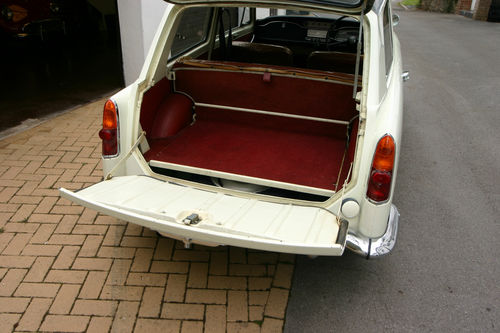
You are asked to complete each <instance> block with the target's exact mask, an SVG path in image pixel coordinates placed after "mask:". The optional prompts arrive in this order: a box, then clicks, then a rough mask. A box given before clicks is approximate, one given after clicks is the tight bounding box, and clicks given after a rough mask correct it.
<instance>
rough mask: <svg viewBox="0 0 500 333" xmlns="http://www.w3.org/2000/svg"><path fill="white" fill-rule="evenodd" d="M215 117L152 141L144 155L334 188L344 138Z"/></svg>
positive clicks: (260, 176)
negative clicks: (259, 125) (170, 136)
mask: <svg viewBox="0 0 500 333" xmlns="http://www.w3.org/2000/svg"><path fill="white" fill-rule="evenodd" d="M256 126H258V124H256V125H253V126H252V125H251V124H245V123H235V122H227V121H222V120H213V119H198V120H197V121H196V123H195V124H194V125H192V126H189V127H187V128H185V129H183V130H182V131H181V132H179V133H178V134H177V135H176V136H175V137H173V138H171V139H163V140H152V141H150V146H151V150H149V151H148V152H147V153H146V154H145V158H146V160H148V161H149V160H158V161H162V162H170V163H176V164H181V165H186V166H192V167H198V168H204V169H210V170H216V171H223V172H229V173H234V174H239V175H245V176H251V177H258V178H264V179H269V180H275V181H281V182H287V183H292V184H298V185H305V186H311V187H317V188H323V189H329V190H334V189H335V183H336V182H337V176H338V172H339V169H340V166H341V161H342V157H343V154H344V151H345V144H346V142H345V139H339V138H334V137H331V136H325V135H315V134H310V133H304V132H292V131H280V130H276V129H272V128H258V127H256Z"/></svg>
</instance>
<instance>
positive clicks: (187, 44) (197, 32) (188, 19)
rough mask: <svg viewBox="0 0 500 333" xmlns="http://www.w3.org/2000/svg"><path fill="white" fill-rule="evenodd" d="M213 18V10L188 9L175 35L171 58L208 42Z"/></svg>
mask: <svg viewBox="0 0 500 333" xmlns="http://www.w3.org/2000/svg"><path fill="white" fill-rule="evenodd" d="M211 18H212V8H209V7H194V8H188V9H186V11H185V12H184V13H183V14H182V17H181V22H180V23H179V27H178V28H177V32H176V33H175V39H174V43H173V44H172V49H171V51H170V58H174V57H177V56H178V55H180V54H182V53H184V52H186V51H188V50H190V49H192V48H193V47H195V46H197V45H200V44H201V43H203V42H204V41H206V40H207V38H208V30H209V27H210V20H211Z"/></svg>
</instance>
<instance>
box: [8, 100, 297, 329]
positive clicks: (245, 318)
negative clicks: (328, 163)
mask: <svg viewBox="0 0 500 333" xmlns="http://www.w3.org/2000/svg"><path fill="white" fill-rule="evenodd" d="M103 104H104V101H99V102H96V103H92V104H89V105H86V106H84V107H81V108H79V109H76V110H74V111H72V112H69V113H66V114H64V115H62V116H59V117H57V118H54V119H52V120H50V121H47V122H45V123H43V124H42V125H39V126H37V127H35V128H32V129H30V130H28V131H25V132H22V133H19V134H16V135H14V136H11V137H9V138H7V139H4V140H1V141H0V253H1V254H0V280H1V281H0V332H10V331H14V330H15V331H30V332H36V331H51V332H53V331H56V332H82V331H88V332H108V331H112V332H120V333H122V332H131V331H132V330H134V331H135V332H148V333H152V332H203V331H204V332H225V331H227V332H239V331H245V332H260V331H262V332H281V331H282V327H283V319H284V316H285V309H286V305H287V301H288V295H289V290H290V285H291V281H292V273H293V268H294V262H295V256H293V255H288V254H278V253H271V252H260V251H252V250H246V249H241V248H234V247H219V248H207V247H203V246H194V248H193V249H190V250H186V249H184V248H183V245H182V243H179V242H175V241H173V240H172V239H168V238H162V237H158V236H157V235H156V233H154V232H152V231H150V230H147V229H143V228H142V227H139V226H136V225H133V224H127V223H125V222H123V221H120V220H117V219H114V218H110V217H108V216H104V215H100V214H97V213H96V212H93V211H91V210H88V209H84V208H83V207H80V206H77V205H74V204H72V203H71V202H69V201H67V200H65V199H61V198H59V194H58V188H60V187H65V188H68V189H73V190H78V189H80V188H83V187H86V186H89V185H91V184H93V183H96V182H98V181H100V180H101V177H102V170H101V168H100V155H101V147H100V140H99V138H98V136H97V132H98V131H99V129H100V127H101V117H102V116H101V114H102V106H103Z"/></svg>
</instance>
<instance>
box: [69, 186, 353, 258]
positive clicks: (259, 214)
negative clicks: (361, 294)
mask: <svg viewBox="0 0 500 333" xmlns="http://www.w3.org/2000/svg"><path fill="white" fill-rule="evenodd" d="M61 194H62V196H63V197H66V198H68V199H70V200H73V201H76V202H78V203H80V204H82V205H84V206H87V207H90V208H94V209H97V210H99V211H101V212H106V213H107V214H110V215H112V216H115V217H118V218H123V219H126V220H129V221H130V220H132V221H133V222H135V223H138V224H141V225H144V226H146V227H149V228H151V229H153V230H156V231H159V232H162V233H167V234H172V235H174V236H178V237H182V238H183V239H185V241H186V242H190V241H191V240H192V241H195V242H196V241H197V242H201V243H203V242H205V243H207V242H208V243H216V244H228V245H235V246H244V247H250V248H261V249H265V250H269V251H281V252H288V253H303V254H309V255H341V254H342V252H343V250H344V244H345V232H346V229H344V231H343V232H344V235H342V234H341V235H340V237H339V229H340V228H339V220H338V219H337V217H336V216H335V215H334V214H332V213H331V212H330V211H328V210H325V209H321V208H318V207H308V206H298V205H291V204H277V203H272V202H266V201H260V200H254V199H246V198H238V197H235V196H230V195H224V194H222V193H217V192H210V191H205V190H200V189H195V188H192V187H187V186H182V185H178V184H175V183H171V182H166V181H162V180H159V179H155V178H152V177H146V176H122V177H113V178H111V179H109V180H105V181H103V182H100V183H97V184H95V185H92V186H90V187H88V188H86V189H83V190H81V191H78V192H77V193H72V192H70V191H67V190H65V189H62V190H61ZM191 214H196V215H197V216H198V217H199V219H200V221H199V222H198V223H196V224H185V222H183V221H184V220H185V219H186V218H187V217H188V216H190V215H191ZM338 239H340V243H337V241H338Z"/></svg>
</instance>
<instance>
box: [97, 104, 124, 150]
mask: <svg viewBox="0 0 500 333" xmlns="http://www.w3.org/2000/svg"><path fill="white" fill-rule="evenodd" d="M118 135H119V132H118V108H117V107H116V104H115V103H114V102H113V101H112V100H108V101H107V102H106V104H104V111H103V114H102V129H101V130H100V131H99V137H100V138H101V139H102V156H103V157H114V156H116V155H118V153H119V149H118Z"/></svg>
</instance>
